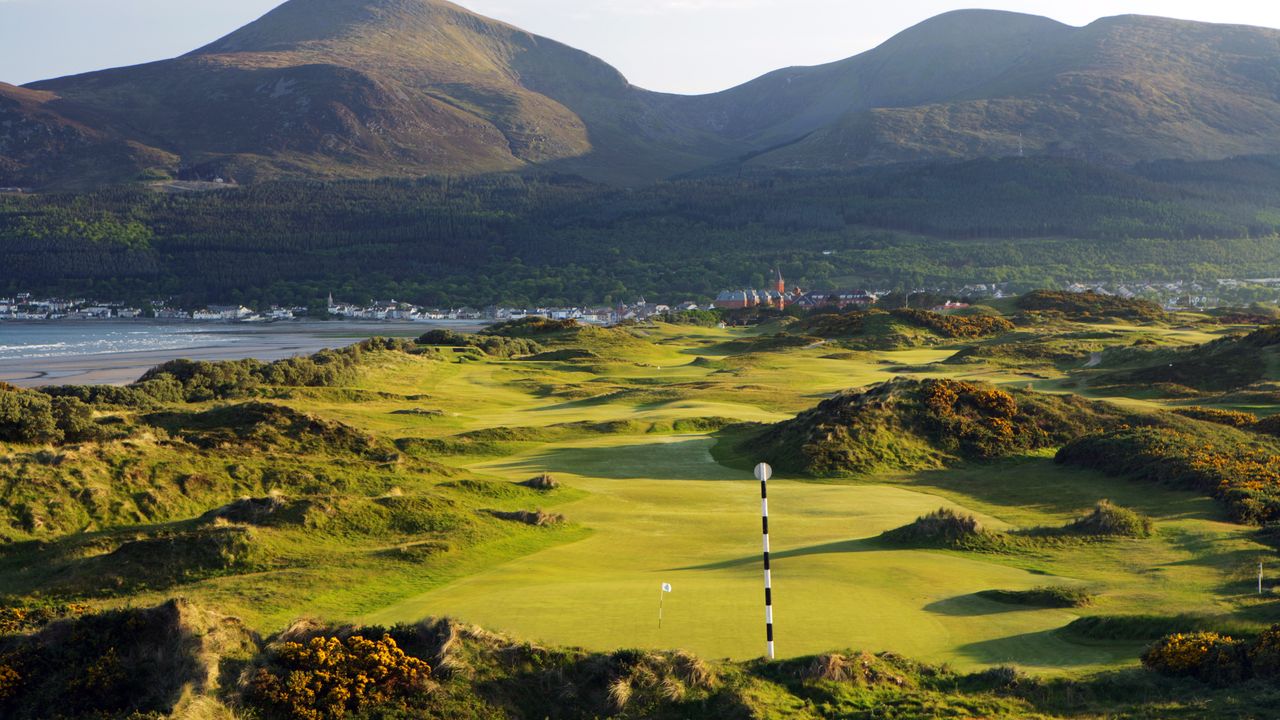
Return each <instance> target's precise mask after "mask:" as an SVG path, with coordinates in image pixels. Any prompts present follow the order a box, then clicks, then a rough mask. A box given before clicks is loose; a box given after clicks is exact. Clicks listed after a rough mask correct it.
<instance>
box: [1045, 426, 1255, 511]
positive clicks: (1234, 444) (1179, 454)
mask: <svg viewBox="0 0 1280 720" xmlns="http://www.w3.org/2000/svg"><path fill="white" fill-rule="evenodd" d="M1221 432H1222V433H1223V435H1222V436H1220V437H1218V438H1216V439H1215V440H1207V439H1206V438H1205V437H1204V436H1202V435H1198V434H1194V433H1189V432H1186V431H1183V430H1179V429H1176V428H1168V427H1127V428H1121V429H1117V430H1114V431H1111V432H1104V433H1099V434H1094V435H1088V436H1085V437H1082V438H1079V439H1078V440H1075V441H1074V442H1072V443H1070V444H1068V445H1066V446H1065V447H1063V448H1062V449H1061V450H1060V451H1059V452H1058V455H1057V462H1059V463H1063V464H1067V465H1077V466H1080V467H1087V468H1092V469H1095V470H1100V471H1102V472H1105V473H1108V474H1110V475H1129V476H1132V477H1134V478H1137V479H1140V480H1150V481H1155V482H1160V483H1164V484H1167V485H1172V486H1174V487H1181V488H1187V489H1194V490H1199V491H1200V492H1204V493H1206V494H1208V495H1211V496H1213V497H1215V498H1217V499H1219V500H1221V501H1222V502H1224V503H1226V505H1227V509H1228V510H1229V511H1230V513H1231V516H1232V518H1233V519H1234V520H1235V521H1236V522H1241V523H1249V524H1262V523H1266V522H1273V521H1275V520H1280V455H1277V454H1276V453H1274V452H1273V451H1272V450H1271V449H1270V448H1268V447H1266V446H1263V445H1256V444H1251V443H1249V442H1248V441H1247V440H1246V439H1245V438H1236V437H1232V436H1230V435H1228V434H1227V433H1230V432H1231V431H1229V430H1223V431H1221Z"/></svg>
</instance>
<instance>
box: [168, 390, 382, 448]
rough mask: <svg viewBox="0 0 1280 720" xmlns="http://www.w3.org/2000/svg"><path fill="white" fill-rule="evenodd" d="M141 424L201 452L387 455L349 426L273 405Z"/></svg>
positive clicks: (242, 406) (185, 414) (175, 415)
mask: <svg viewBox="0 0 1280 720" xmlns="http://www.w3.org/2000/svg"><path fill="white" fill-rule="evenodd" d="M143 421H144V422H146V423H147V424H149V425H152V426H155V427H159V428H163V429H164V430H166V431H168V432H169V434H170V435H172V436H174V437H177V438H180V439H182V440H183V441H185V442H188V443H190V444H192V445H195V446H196V447H198V448H201V449H205V450H240V449H247V448H253V449H257V450H262V451H268V450H278V449H282V450H293V451H295V452H312V453H323V454H339V453H350V454H355V455H366V456H386V455H387V454H388V451H387V449H386V448H384V447H383V446H382V445H381V443H379V442H378V441H377V440H375V439H374V438H373V437H371V436H370V435H368V434H366V433H363V432H361V431H359V430H356V429H355V428H353V427H351V426H349V425H344V424H342V423H339V422H333V421H330V420H323V419H321V418H317V417H315V416H313V415H308V414H306V413H303V412H299V411H298V410H294V409H293V408H290V407H287V406H284V405H274V404H271V403H263V402H246V403H240V404H237V405H228V406H226V407H219V408H214V409H212V410H205V411H203V412H196V413H191V412H159V413H151V414H149V415H145V416H143Z"/></svg>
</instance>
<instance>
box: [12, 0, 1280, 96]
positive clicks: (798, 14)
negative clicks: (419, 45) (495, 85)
mask: <svg viewBox="0 0 1280 720" xmlns="http://www.w3.org/2000/svg"><path fill="white" fill-rule="evenodd" d="M279 3H280V0H0V81H4V82H11V83H16V84H21V83H26V82H31V81H33V80H39V79H43V78H49V77H57V76H60V75H67V74H71V73H76V72H84V71H88V70H96V69H101V68H106V67H115V66H119V65H130V64H134V63H139V62H146V61H149V60H159V59H162V58H167V57H173V56H175V55H180V54H182V53H184V52H186V51H188V50H192V49H194V48H196V47H199V46H201V45H204V44H206V43H208V42H210V41H212V40H214V39H216V38H218V37H221V36H222V35H225V34H226V33H228V32H230V31H231V30H234V29H235V28H237V27H239V26H241V25H244V24H245V23H247V22H250V21H251V20H253V19H255V18H257V17H258V16H260V15H262V14H263V13H265V12H266V11H268V10H270V9H271V8H272V7H274V6H275V5H278V4H279ZM459 4H461V5H464V6H466V7H468V8H470V9H472V10H475V11H476V12H479V13H482V14H484V15H488V16H490V17H494V18H498V19H500V20H505V21H507V22H510V23H512V24H514V25H517V26H519V27H522V28H524V29H526V30H529V31H531V32H535V33H538V34H540V35H546V36H548V37H551V38H554V39H556V40H560V41H562V42H565V43H568V44H569V45H573V46H574V47H578V48H581V49H583V50H586V51H588V52H590V53H592V54H594V55H598V56H599V57H601V58H604V59H605V60H606V61H608V62H609V63H611V64H613V65H614V66H616V67H617V68H619V69H620V70H621V71H622V72H623V73H624V74H625V75H626V76H627V77H628V78H629V79H630V80H631V81H632V82H633V83H635V84H637V85H640V86H642V87H646V88H649V89H651V90H665V91H668V92H681V93H697V92H708V91H713V90H722V89H724V88H727V87H730V86H733V85H736V84H738V83H741V82H745V81H747V80H749V79H751V78H754V77H756V76H758V75H761V74H763V73H765V72H768V71H770V70H776V69H778V68H780V67H786V66H789V65H814V64H818V63H823V62H828V61H831V60H838V59H840V58H845V57H849V56H850V55H855V54H857V53H859V52H862V51H864V50H868V49H870V48H872V47H874V46H876V45H877V44H879V43H881V42H883V41H884V40H886V39H887V38H889V37H890V36H891V35H893V34H894V33H896V32H898V31H900V30H902V29H904V28H906V27H909V26H911V25H913V24H915V23H917V22H920V21H922V20H925V19H927V18H929V17H932V16H933V15H937V14H939V13H942V12H946V11H948V10H956V9H960V8H965V7H988V8H996V9H1002V10H1017V11H1022V12H1029V13H1035V14H1037V15H1046V16H1049V17H1052V18H1054V19H1056V20H1060V21H1062V22H1066V23H1070V24H1072V25H1084V24H1087V23H1089V22H1091V21H1093V20H1095V19H1097V18H1099V17H1103V16H1107V15H1119V14H1124V13H1143V14H1148V15H1165V16H1171V17H1180V18H1188V19H1194V20H1206V21H1211V22H1231V23H1244V24H1249V25H1265V26H1268V27H1280V3H1277V2H1275V1H1274V0H1214V1H1212V2H1205V1H1204V0H1072V1H1071V2H1067V1H1066V0H1053V1H1050V0H1008V1H1005V2H1000V1H989V2H983V3H981V4H979V5H971V4H966V3H963V2H955V0H888V1H887V2H886V1H884V0H877V1H876V2H862V1H861V0H459Z"/></svg>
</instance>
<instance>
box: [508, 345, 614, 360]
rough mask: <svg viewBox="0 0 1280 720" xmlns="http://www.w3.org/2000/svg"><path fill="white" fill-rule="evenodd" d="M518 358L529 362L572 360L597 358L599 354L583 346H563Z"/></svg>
mask: <svg viewBox="0 0 1280 720" xmlns="http://www.w3.org/2000/svg"><path fill="white" fill-rule="evenodd" d="M520 359H521V360H528V361H530V362H573V361H575V360H599V359H600V354H599V353H595V352H592V351H590V350H584V349H583V348H564V349H562V350H548V351H546V352H540V353H537V354H536V355H529V356H526V357H523V358H520Z"/></svg>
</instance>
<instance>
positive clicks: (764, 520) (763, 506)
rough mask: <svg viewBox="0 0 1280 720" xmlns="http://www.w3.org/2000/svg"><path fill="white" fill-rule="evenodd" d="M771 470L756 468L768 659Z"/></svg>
mask: <svg viewBox="0 0 1280 720" xmlns="http://www.w3.org/2000/svg"><path fill="white" fill-rule="evenodd" d="M771 477H773V468H771V467H769V464H768V463H760V464H759V465H757V466H756V479H757V480H759V481H760V519H761V528H762V530H763V531H764V633H765V638H766V639H767V640H768V641H769V659H770V660H773V659H774V654H773V576H772V574H771V573H770V571H769V478H771Z"/></svg>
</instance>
